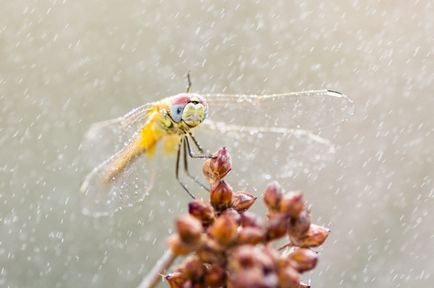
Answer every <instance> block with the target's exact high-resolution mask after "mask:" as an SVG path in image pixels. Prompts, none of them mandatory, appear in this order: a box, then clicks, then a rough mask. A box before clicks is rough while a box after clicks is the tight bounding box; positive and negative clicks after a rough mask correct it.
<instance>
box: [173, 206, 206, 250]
mask: <svg viewBox="0 0 434 288" xmlns="http://www.w3.org/2000/svg"><path fill="white" fill-rule="evenodd" d="M176 229H177V231H178V235H179V237H180V238H181V240H182V241H183V242H185V243H186V244H190V245H195V244H197V243H198V241H199V240H200V238H201V234H202V233H203V231H204V230H203V227H202V224H201V223H200V221H199V220H198V219H196V218H195V217H193V216H191V215H189V214H185V215H183V216H181V217H179V218H178V220H176Z"/></svg>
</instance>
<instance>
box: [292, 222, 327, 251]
mask: <svg viewBox="0 0 434 288" xmlns="http://www.w3.org/2000/svg"><path fill="white" fill-rule="evenodd" d="M329 233H330V230H329V229H327V228H325V227H322V226H319V225H315V224H311V225H310V228H309V231H308V232H307V233H306V234H305V235H303V236H302V237H300V238H296V237H290V239H291V241H292V242H293V243H294V244H295V245H296V246H299V247H302V248H310V247H317V246H320V245H321V244H322V243H324V241H325V240H326V239H327V236H328V235H329Z"/></svg>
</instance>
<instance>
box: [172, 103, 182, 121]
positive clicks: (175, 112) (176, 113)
mask: <svg viewBox="0 0 434 288" xmlns="http://www.w3.org/2000/svg"><path fill="white" fill-rule="evenodd" d="M183 110H184V106H182V105H173V106H172V107H171V109H170V116H172V119H173V120H174V121H175V122H179V121H181V119H182V111H183Z"/></svg>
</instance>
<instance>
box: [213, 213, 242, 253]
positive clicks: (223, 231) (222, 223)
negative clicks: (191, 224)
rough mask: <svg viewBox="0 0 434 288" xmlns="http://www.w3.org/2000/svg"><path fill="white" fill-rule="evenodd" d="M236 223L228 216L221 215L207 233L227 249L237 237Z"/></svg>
mask: <svg viewBox="0 0 434 288" xmlns="http://www.w3.org/2000/svg"><path fill="white" fill-rule="evenodd" d="M237 228H238V226H237V223H236V221H235V220H234V219H233V217H231V216H230V215H229V214H222V215H220V217H218V218H217V219H216V220H215V221H214V223H213V224H212V225H211V226H210V227H209V231H208V233H209V234H210V236H211V237H212V238H213V239H214V240H215V241H216V242H217V243H218V244H220V245H221V246H223V247H227V246H229V245H231V244H232V243H234V241H235V239H236V237H237Z"/></svg>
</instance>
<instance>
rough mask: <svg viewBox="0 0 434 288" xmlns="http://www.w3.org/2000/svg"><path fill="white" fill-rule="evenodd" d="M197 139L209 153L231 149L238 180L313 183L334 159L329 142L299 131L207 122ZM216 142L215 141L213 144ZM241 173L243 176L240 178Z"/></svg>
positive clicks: (310, 133) (312, 134) (199, 130)
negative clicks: (249, 176) (295, 180)
mask: <svg viewBox="0 0 434 288" xmlns="http://www.w3.org/2000/svg"><path fill="white" fill-rule="evenodd" d="M196 134H197V136H198V137H197V138H198V139H199V140H201V142H204V144H203V145H204V146H205V147H206V148H207V149H209V150H210V151H215V150H217V149H218V148H219V147H220V146H223V145H225V146H228V147H230V148H231V155H232V158H233V163H234V164H233V165H234V167H237V169H234V170H235V171H238V172H237V173H239V174H240V175H239V176H240V177H239V178H238V179H242V178H245V177H243V176H245V175H255V176H257V177H255V178H256V179H258V178H261V177H263V178H264V180H269V179H275V180H278V179H295V178H300V179H301V177H304V178H308V179H311V180H313V179H314V178H315V177H316V176H317V175H318V172H319V171H320V170H321V169H323V168H324V166H325V165H326V163H327V162H329V161H330V160H332V159H333V157H334V154H335V147H334V146H333V144H332V143H330V141H329V140H327V139H325V138H322V137H320V136H318V135H316V134H314V133H312V132H309V131H307V130H302V129H288V128H285V127H262V126H258V127H249V126H240V125H235V124H226V123H223V122H214V121H211V120H206V121H205V122H204V123H203V128H202V127H201V129H198V130H197V132H196ZM214 139H218V140H214ZM242 173H244V175H241V174H242Z"/></svg>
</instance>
